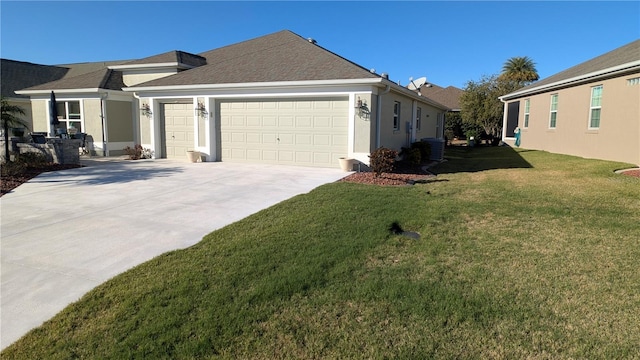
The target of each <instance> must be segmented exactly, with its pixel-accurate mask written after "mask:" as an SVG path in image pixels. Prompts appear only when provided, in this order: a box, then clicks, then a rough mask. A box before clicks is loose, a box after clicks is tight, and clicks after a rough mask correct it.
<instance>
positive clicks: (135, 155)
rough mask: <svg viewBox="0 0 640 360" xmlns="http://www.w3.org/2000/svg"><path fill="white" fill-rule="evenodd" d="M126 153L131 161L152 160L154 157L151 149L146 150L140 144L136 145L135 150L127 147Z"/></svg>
mask: <svg viewBox="0 0 640 360" xmlns="http://www.w3.org/2000/svg"><path fill="white" fill-rule="evenodd" d="M124 152H125V154H127V155H129V160H138V159H151V157H152V156H153V151H151V149H145V148H143V147H142V145H139V144H136V145H134V146H133V148H132V147H130V146H127V147H125V148H124Z"/></svg>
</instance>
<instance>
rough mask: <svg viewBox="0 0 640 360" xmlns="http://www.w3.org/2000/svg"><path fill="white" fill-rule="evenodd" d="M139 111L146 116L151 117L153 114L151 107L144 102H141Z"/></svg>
mask: <svg viewBox="0 0 640 360" xmlns="http://www.w3.org/2000/svg"><path fill="white" fill-rule="evenodd" d="M140 113H141V114H142V115H143V116H146V117H151V115H153V113H152V112H151V107H150V106H149V104H146V103H145V104H142V106H141V107H140Z"/></svg>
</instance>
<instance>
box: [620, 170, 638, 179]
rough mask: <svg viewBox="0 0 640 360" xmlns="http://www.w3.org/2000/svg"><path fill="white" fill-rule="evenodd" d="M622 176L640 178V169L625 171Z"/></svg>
mask: <svg viewBox="0 0 640 360" xmlns="http://www.w3.org/2000/svg"><path fill="white" fill-rule="evenodd" d="M621 174H622V175H628V176H634V177H638V178H640V169H638V170H627V171H623V172H622V173H621Z"/></svg>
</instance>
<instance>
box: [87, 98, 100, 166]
mask: <svg viewBox="0 0 640 360" xmlns="http://www.w3.org/2000/svg"><path fill="white" fill-rule="evenodd" d="M82 105H83V113H82V116H83V119H84V131H85V133H87V140H88V142H89V150H91V153H92V154H95V155H104V151H103V149H102V108H101V104H100V99H85V100H83V101H82ZM96 146H97V147H96Z"/></svg>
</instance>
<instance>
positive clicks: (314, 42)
mask: <svg viewBox="0 0 640 360" xmlns="http://www.w3.org/2000/svg"><path fill="white" fill-rule="evenodd" d="M307 41H308V42H310V43H312V44H316V43H317V41H316V40H315V39H313V38H307Z"/></svg>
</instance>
